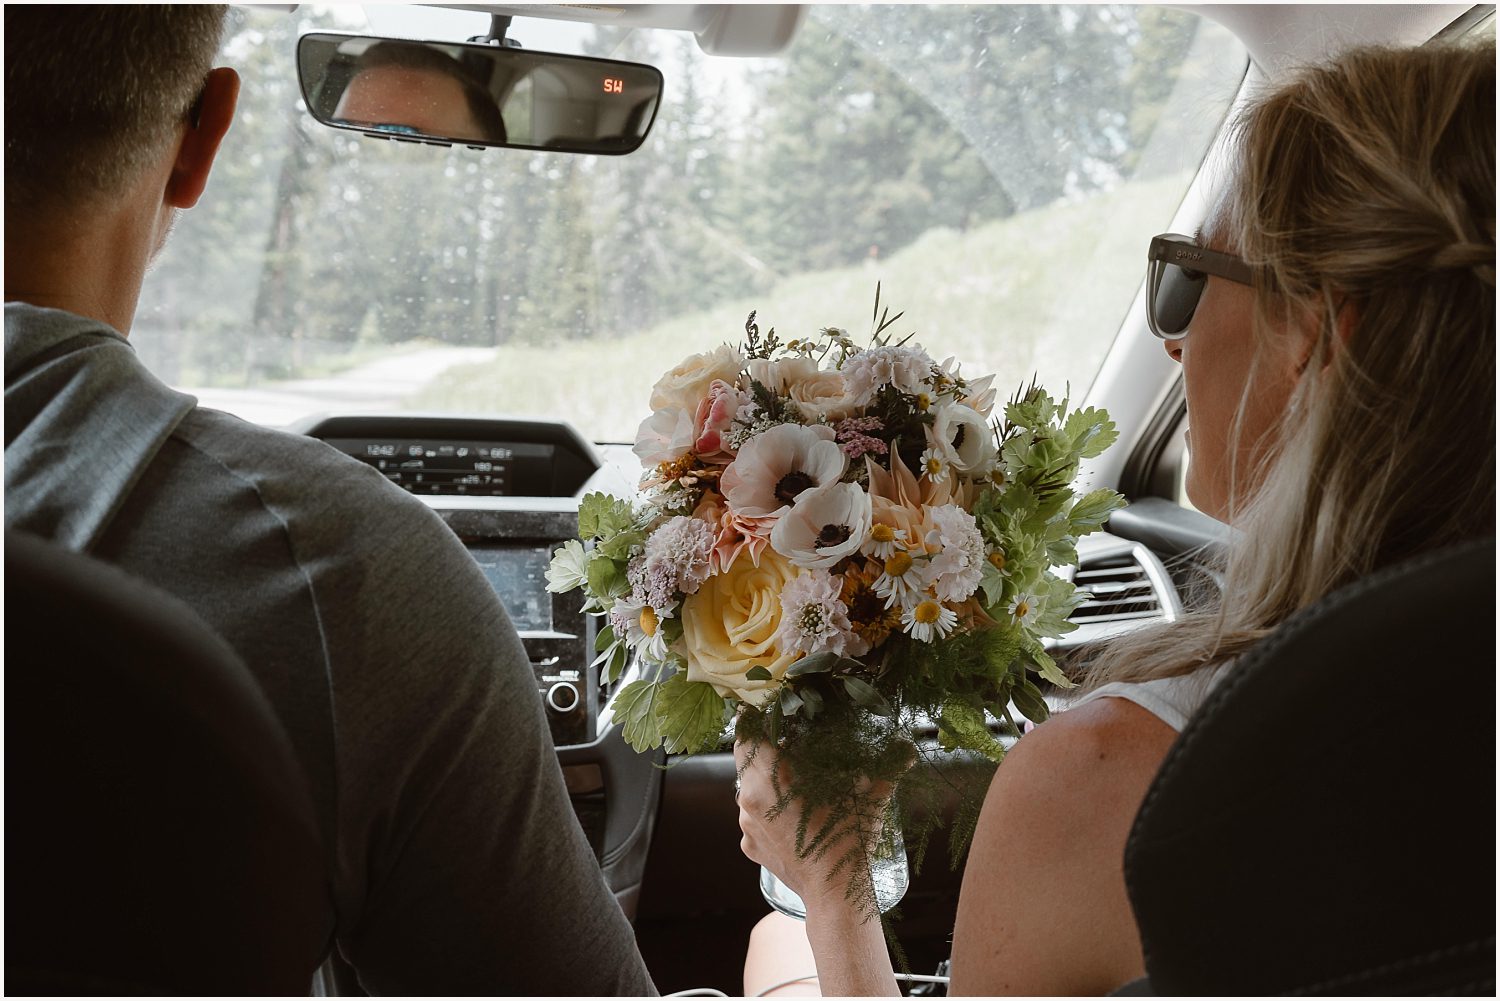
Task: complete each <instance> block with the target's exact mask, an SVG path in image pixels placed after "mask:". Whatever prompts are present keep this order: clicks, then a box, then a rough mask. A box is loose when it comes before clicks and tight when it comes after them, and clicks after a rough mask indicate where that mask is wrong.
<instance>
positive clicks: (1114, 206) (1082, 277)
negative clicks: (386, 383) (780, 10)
mask: <svg viewBox="0 0 1500 1001" xmlns="http://www.w3.org/2000/svg"><path fill="white" fill-rule="evenodd" d="M1185 188H1186V178H1184V177H1181V176H1175V177H1169V178H1160V179H1156V180H1152V181H1148V182H1137V183H1131V184H1126V185H1122V186H1121V187H1120V188H1118V189H1116V190H1114V191H1112V192H1109V193H1108V194H1104V195H1097V196H1093V197H1090V198H1087V199H1080V200H1078V201H1076V202H1071V203H1066V204H1058V203H1054V204H1053V205H1050V206H1048V207H1046V208H1043V209H1038V210H1034V211H1031V212H1025V213H1021V214H1018V215H1015V216H1011V217H1010V218H1007V219H1003V220H1000V221H997V222H993V223H989V224H987V225H984V226H981V227H978V228H976V229H974V230H971V231H970V232H967V233H958V232H955V231H952V230H947V229H934V230H930V231H929V232H927V233H926V234H924V235H923V236H922V237H921V238H920V239H919V240H917V241H916V242H915V243H913V244H912V245H910V246H908V247H905V248H903V249H902V250H901V251H899V252H897V253H895V254H892V255H891V256H890V257H889V258H886V259H884V260H881V261H878V262H875V261H871V262H867V263H864V264H861V265H858V266H855V267H848V268H839V269H835V270H830V271H821V272H817V273H812V274H804V275H800V276H797V277H793V278H789V279H786V280H785V281H783V282H781V283H780V284H778V285H777V286H776V287H775V288H774V289H772V290H771V292H769V293H768V294H765V295H762V296H758V297H756V298H753V299H751V298H746V299H738V300H734V301H729V302H723V303H717V304H706V308H705V309H703V310H702V311H701V312H697V313H693V314H691V315H687V316H682V317H679V318H677V319H674V320H670V321H667V322H664V323H661V324H659V325H657V326H655V327H652V328H651V329H649V330H643V331H639V332H634V333H628V334H626V335H624V336H620V337H617V338H614V339H605V340H594V341H587V342H562V343H559V344H557V345H555V346H548V347H538V346H532V347H520V346H517V347H508V348H503V349H501V351H500V354H499V356H498V357H497V359H496V360H495V361H494V362H491V363H487V364H484V365H476V366H471V367H464V368H461V369H451V370H449V371H448V372H446V373H444V374H443V375H442V376H441V377H440V378H438V379H437V380H435V381H434V382H432V383H430V384H429V385H428V386H427V387H426V388H425V389H424V390H422V392H420V393H419V394H417V395H416V396H414V397H412V398H410V399H408V400H407V401H406V403H407V405H408V406H409V407H411V408H413V409H427V410H444V411H462V412H501V413H509V414H525V415H537V416H548V417H553V418H561V419H564V420H567V421H570V422H571V423H572V424H574V425H575V426H576V427H577V428H578V429H579V430H580V431H582V432H583V434H584V436H585V437H587V438H591V439H593V440H595V441H631V440H633V438H634V435H635V428H636V426H637V424H638V423H639V422H640V421H641V420H642V419H643V418H645V417H646V416H647V415H648V408H647V406H646V400H647V397H648V396H649V395H650V388H651V385H652V383H654V382H655V381H656V379H657V378H658V377H659V376H660V375H661V374H662V373H663V372H664V371H666V370H667V369H668V368H670V367H671V366H673V365H675V364H676V363H677V362H678V361H679V360H681V359H682V358H683V357H685V356H687V355H689V354H692V353H694V352H698V351H705V350H709V349H711V348H712V347H714V346H715V345H717V344H719V343H721V342H724V341H730V342H736V343H737V342H739V341H740V340H741V339H742V337H743V327H744V322H745V316H746V314H747V313H748V312H749V311H750V310H752V309H754V310H758V311H759V322H760V324H761V329H762V330H765V329H766V328H768V327H772V326H774V327H775V328H776V330H777V332H778V334H780V335H781V337H782V339H783V340H787V339H790V338H792V337H797V336H805V335H807V334H809V333H812V332H814V331H816V330H817V329H818V328H819V327H825V326H836V327H844V328H845V329H847V330H848V331H849V333H850V334H851V335H853V336H854V338H855V339H856V340H857V341H862V340H863V339H864V338H865V336H866V335H867V334H868V332H869V320H870V308H871V306H872V305H873V303H874V296H875V284H876V282H877V281H878V282H880V283H881V288H882V302H883V303H884V304H885V305H888V306H890V307H891V309H892V312H895V311H897V310H904V311H905V314H906V315H905V317H904V318H903V319H902V320H901V321H900V322H899V323H898V324H897V326H896V328H894V329H896V330H898V331H899V333H900V334H902V335H905V334H907V333H910V332H913V331H915V332H916V335H917V337H916V340H917V341H918V342H920V343H921V344H922V345H923V346H924V347H926V349H927V350H928V352H929V353H930V354H931V355H932V356H933V357H934V358H936V359H939V360H941V359H942V358H944V357H947V356H948V355H954V356H956V357H957V358H958V359H959V360H960V361H961V362H963V365H964V369H963V370H964V372H965V374H968V375H973V376H977V375H982V374H984V373H985V372H995V373H996V374H997V376H998V379H997V383H996V386H997V388H998V389H999V391H1000V392H1001V394H1002V395H1006V394H1008V393H1009V392H1010V391H1011V390H1012V389H1013V388H1014V386H1015V385H1016V384H1018V383H1020V382H1021V381H1023V380H1026V379H1029V378H1030V377H1031V375H1032V373H1033V372H1034V373H1036V374H1037V375H1038V376H1039V377H1040V378H1041V380H1042V381H1043V382H1044V384H1046V385H1047V386H1048V387H1049V388H1050V389H1052V390H1054V391H1055V392H1057V393H1059V394H1060V393H1062V391H1063V388H1064V384H1065V383H1069V382H1071V384H1072V387H1073V389H1074V392H1075V398H1076V397H1077V396H1078V395H1081V393H1082V392H1083V390H1084V389H1086V388H1087V386H1088V384H1089V382H1090V381H1091V380H1092V378H1093V376H1094V373H1095V371H1096V370H1097V369H1098V367H1099V363H1100V361H1101V360H1102V359H1103V357H1104V353H1105V351H1106V350H1107V348H1108V347H1109V343H1110V341H1111V339H1112V338H1113V337H1114V335H1115V332H1116V331H1117V330H1118V329H1119V325H1120V321H1121V320H1122V318H1123V317H1124V315H1125V312H1126V310H1127V309H1128V308H1129V306H1130V302H1131V300H1132V299H1133V298H1134V297H1135V295H1136V293H1137V291H1138V289H1139V287H1140V283H1141V280H1142V278H1143V277H1144V275H1145V264H1146V244H1147V242H1148V241H1149V240H1150V238H1151V237H1152V236H1154V235H1155V234H1156V233H1158V232H1161V231H1162V230H1163V229H1165V228H1166V225H1167V220H1169V219H1170V217H1171V216H1172V214H1173V212H1174V211H1175V209H1176V207H1177V203H1178V199H1179V198H1180V196H1181V193H1182V192H1183V190H1185Z"/></svg>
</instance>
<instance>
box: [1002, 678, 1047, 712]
mask: <svg viewBox="0 0 1500 1001" xmlns="http://www.w3.org/2000/svg"><path fill="white" fill-rule="evenodd" d="M1010 699H1011V701H1012V702H1014V703H1015V704H1016V708H1017V709H1018V710H1020V712H1021V715H1022V716H1025V717H1026V718H1027V719H1029V720H1031V722H1033V723H1045V722H1047V717H1048V716H1050V715H1052V713H1051V710H1049V709H1048V708H1047V702H1046V700H1045V699H1043V698H1042V691H1041V689H1039V688H1037V687H1036V686H1035V685H1033V684H1032V683H1031V682H1030V681H1029V680H1026V679H1022V681H1021V683H1020V684H1019V685H1017V686H1016V687H1015V688H1013V689H1012V690H1011V693H1010Z"/></svg>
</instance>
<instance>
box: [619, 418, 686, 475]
mask: <svg viewBox="0 0 1500 1001" xmlns="http://www.w3.org/2000/svg"><path fill="white" fill-rule="evenodd" d="M695 433H696V429H695V428H694V427H693V413H692V411H690V410H682V409H680V408H675V407H673V408H668V409H663V410H658V411H657V412H656V413H654V414H652V415H651V416H650V417H647V418H646V419H645V420H643V421H641V426H640V428H639V429H638V430H637V431H636V433H635V446H634V447H633V448H632V449H631V451H632V452H634V453H635V454H636V457H637V458H639V459H640V460H641V465H643V466H645V467H647V468H648V469H649V468H650V467H652V466H656V465H660V464H661V463H663V462H673V461H675V460H677V459H680V458H682V457H683V456H684V455H686V454H687V453H688V450H689V449H691V448H692V447H693V438H694V435H695Z"/></svg>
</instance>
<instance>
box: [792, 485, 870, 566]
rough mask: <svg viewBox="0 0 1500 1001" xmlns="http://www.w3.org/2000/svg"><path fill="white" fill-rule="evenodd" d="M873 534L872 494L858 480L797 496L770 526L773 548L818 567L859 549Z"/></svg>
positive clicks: (793, 559) (804, 563)
mask: <svg viewBox="0 0 1500 1001" xmlns="http://www.w3.org/2000/svg"><path fill="white" fill-rule="evenodd" d="M869 534H870V495H869V494H867V493H865V491H864V488H863V487H861V486H860V485H859V484H858V483H830V484H829V485H828V486H826V487H819V488H818V489H816V490H809V491H807V492H805V493H803V494H802V495H801V496H799V497H798V498H797V502H796V503H795V504H793V505H792V507H791V510H789V511H787V512H786V513H785V514H783V515H782V516H781V520H780V521H778V522H776V527H775V528H773V529H771V548H772V549H774V550H776V551H777V552H778V553H780V554H781V555H782V556H785V557H786V558H787V559H788V560H790V561H792V563H794V564H796V565H797V566H799V567H806V568H814V569H819V570H824V569H827V568H828V567H831V566H833V565H834V564H835V563H837V562H838V561H839V560H841V559H843V558H844V557H846V556H852V555H854V554H855V553H857V552H859V547H860V546H862V545H863V544H864V541H865V537H866V536H867V535H869Z"/></svg>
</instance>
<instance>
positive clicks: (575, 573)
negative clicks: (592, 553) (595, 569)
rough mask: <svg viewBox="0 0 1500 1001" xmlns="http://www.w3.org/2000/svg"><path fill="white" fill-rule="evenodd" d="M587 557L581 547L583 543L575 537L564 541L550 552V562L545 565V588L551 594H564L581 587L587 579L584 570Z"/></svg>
mask: <svg viewBox="0 0 1500 1001" xmlns="http://www.w3.org/2000/svg"><path fill="white" fill-rule="evenodd" d="M588 559H589V554H588V551H587V550H585V549H584V548H583V543H581V542H579V541H578V540H577V539H569V540H568V541H567V542H564V543H563V544H562V546H561V547H560V548H559V549H558V550H557V552H555V553H553V554H552V563H551V565H549V566H548V567H547V575H546V576H547V590H548V591H551V592H552V593H553V594H564V593H566V592H568V591H571V590H573V589H574V588H576V587H582V586H583V584H584V583H586V582H587V581H588V574H587V573H586V572H585V571H584V566H585V564H587V563H588Z"/></svg>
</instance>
